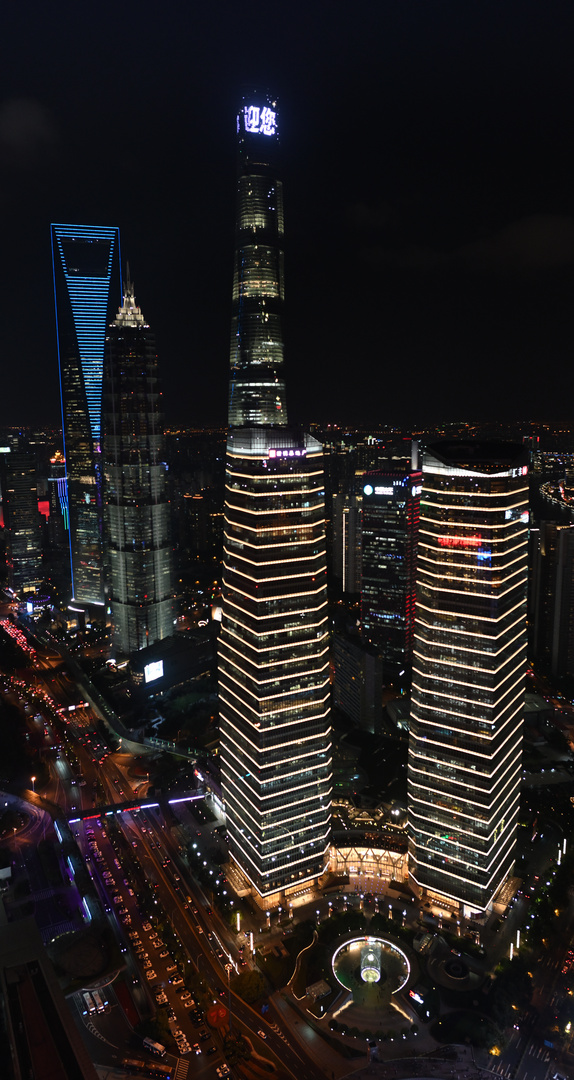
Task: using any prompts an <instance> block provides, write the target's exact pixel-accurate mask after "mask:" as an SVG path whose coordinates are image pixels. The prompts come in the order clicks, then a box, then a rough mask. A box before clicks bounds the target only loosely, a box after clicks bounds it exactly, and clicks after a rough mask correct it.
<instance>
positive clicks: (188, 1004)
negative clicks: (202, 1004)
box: [183, 998, 195, 1009]
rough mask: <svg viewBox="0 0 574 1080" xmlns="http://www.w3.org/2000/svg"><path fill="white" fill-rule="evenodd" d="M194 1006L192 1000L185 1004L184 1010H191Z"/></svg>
mask: <svg viewBox="0 0 574 1080" xmlns="http://www.w3.org/2000/svg"><path fill="white" fill-rule="evenodd" d="M192 1005H195V1001H194V1000H193V998H190V999H189V1001H184V1003H183V1007H184V1009H191V1007H192Z"/></svg>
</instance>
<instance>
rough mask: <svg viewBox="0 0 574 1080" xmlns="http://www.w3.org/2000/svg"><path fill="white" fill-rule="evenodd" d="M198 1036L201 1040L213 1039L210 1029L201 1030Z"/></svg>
mask: <svg viewBox="0 0 574 1080" xmlns="http://www.w3.org/2000/svg"><path fill="white" fill-rule="evenodd" d="M198 1038H199V1041H200V1042H206V1041H207V1039H211V1035H210V1034H209V1031H200V1032H199V1036H198Z"/></svg>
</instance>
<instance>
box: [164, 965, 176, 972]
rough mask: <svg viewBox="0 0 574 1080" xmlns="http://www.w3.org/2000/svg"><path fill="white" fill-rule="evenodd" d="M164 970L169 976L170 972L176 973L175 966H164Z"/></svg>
mask: <svg viewBox="0 0 574 1080" xmlns="http://www.w3.org/2000/svg"><path fill="white" fill-rule="evenodd" d="M165 970H166V971H167V973H168V975H169V973H170V971H177V964H166V968H165Z"/></svg>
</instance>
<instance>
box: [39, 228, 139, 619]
mask: <svg viewBox="0 0 574 1080" xmlns="http://www.w3.org/2000/svg"><path fill="white" fill-rule="evenodd" d="M51 233H52V265H53V271H54V296H55V304H56V330H57V338H58V357H59V366H60V391H61V396H62V425H63V435H64V449H65V456H66V477H67V487H68V505H69V514H70V560H71V583H72V599H73V601H74V603H75V604H78V605H81V606H83V605H92V604H96V605H103V603H104V580H103V565H102V491H101V465H100V459H101V453H100V424H101V410H102V378H103V366H104V344H105V339H106V331H107V327H108V324H109V322H110V320H111V317H112V313H113V312H115V310H116V309H117V307H118V305H120V304H121V301H122V287H121V273H120V237H119V230H118V229H117V228H116V227H115V226H96V225H52V227H51Z"/></svg>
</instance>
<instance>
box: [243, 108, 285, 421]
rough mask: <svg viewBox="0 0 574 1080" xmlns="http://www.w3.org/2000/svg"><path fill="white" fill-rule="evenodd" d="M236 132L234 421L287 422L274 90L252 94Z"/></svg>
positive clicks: (277, 138) (280, 222)
mask: <svg viewBox="0 0 574 1080" xmlns="http://www.w3.org/2000/svg"><path fill="white" fill-rule="evenodd" d="M254 101H257V102H258V104H256V105H254V104H253V102H254ZM237 133H238V140H239V168H238V178H237V218H236V243H235V267H234V274H233V314H232V319H231V343H230V365H231V378H230V386H229V426H230V427H245V426H253V425H257V426H259V425H272V426H277V425H280V426H284V425H285V424H286V423H287V406H286V401H285V383H284V380H283V374H282V369H283V333H282V326H281V317H282V310H283V299H284V287H283V186H282V183H281V181H280V180H279V178H278V176H277V168H276V161H277V156H278V147H279V129H278V113H277V103H276V101H275V100H274V99H273V98H272V97H271V96H270V95H269V94H259V95H250V96H249V97H245V98H244V99H243V104H242V107H241V108H240V110H239V114H238V117H237Z"/></svg>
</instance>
